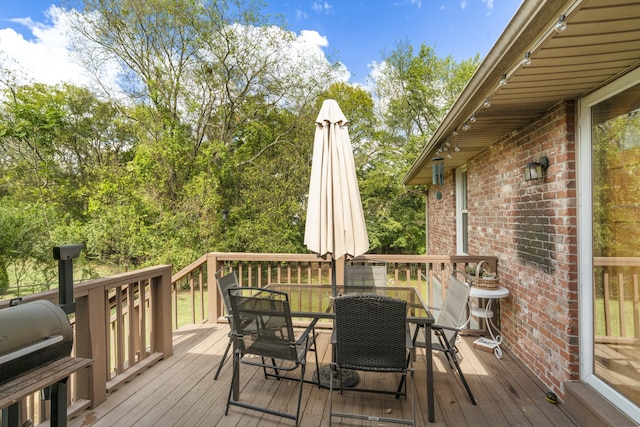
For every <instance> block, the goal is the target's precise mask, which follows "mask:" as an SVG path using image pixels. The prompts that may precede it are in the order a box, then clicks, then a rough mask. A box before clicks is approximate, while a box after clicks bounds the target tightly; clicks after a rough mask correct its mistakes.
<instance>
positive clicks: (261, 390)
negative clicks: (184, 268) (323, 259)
mask: <svg viewBox="0 0 640 427" xmlns="http://www.w3.org/2000/svg"><path fill="white" fill-rule="evenodd" d="M228 330H229V329H228V326H227V325H225V324H218V325H211V324H203V325H189V326H186V327H183V328H181V329H179V330H177V331H175V332H174V334H173V342H174V355H173V356H172V357H170V358H168V359H167V360H162V361H160V362H158V363H157V364H156V365H154V366H152V367H151V368H149V369H148V370H146V371H145V372H143V373H142V374H140V375H139V376H137V377H136V378H135V379H134V380H133V381H131V382H129V383H127V384H125V385H123V386H122V387H121V388H120V389H118V390H116V391H114V392H112V393H110V394H109V396H108V398H107V401H106V402H104V403H102V404H101V405H99V406H98V407H96V408H94V409H91V410H86V411H85V412H83V413H81V414H80V415H79V416H78V417H76V418H74V419H72V420H70V421H69V425H70V426H74V427H80V426H96V427H100V426H105V427H106V426H109V427H110V426H114V425H118V426H134V425H135V426H152V425H153V426H175V425H180V426H207V427H212V426H243V427H244V426H258V425H259V426H261V427H262V426H279V425H293V422H292V421H289V420H285V419H282V418H278V417H274V416H272V415H266V414H262V413H259V412H254V411H245V410H243V409H241V408H237V407H231V408H230V410H229V415H228V416H225V415H224V411H225V405H226V399H227V395H228V391H229V383H230V380H231V363H230V362H229V361H227V362H226V363H225V365H224V367H223V369H222V372H221V374H220V378H219V379H218V380H217V381H214V380H213V376H214V374H215V371H216V368H217V367H218V364H219V363H220V358H221V357H222V354H223V352H224V349H225V346H226V344H227V342H228V338H227V333H228ZM318 331H319V340H320V341H319V354H318V355H319V357H320V358H321V360H323V361H325V363H326V362H327V361H328V360H329V359H330V348H329V347H330V346H329V339H330V330H326V329H324V330H318ZM474 339H475V338H474V337H465V338H464V339H463V342H462V343H461V344H460V345H459V348H460V351H461V354H462V356H463V360H462V362H461V366H462V369H463V371H464V374H465V377H466V378H467V380H468V382H469V385H470V386H471V389H472V391H473V393H474V395H475V397H476V399H477V400H478V405H477V406H473V405H472V404H471V402H470V401H469V399H468V396H467V394H466V392H465V390H464V388H463V386H462V383H461V382H460V380H459V378H457V375H455V374H454V373H453V372H452V371H451V370H450V369H449V366H448V364H447V362H446V361H445V359H444V357H443V356H442V355H440V354H434V387H435V404H436V408H435V414H436V422H435V423H434V424H429V423H428V421H427V415H426V414H427V407H426V385H425V381H426V380H425V364H424V350H423V349H418V350H417V351H418V357H417V360H416V361H415V362H414V368H415V369H416V376H415V378H416V412H417V425H419V426H427V425H433V426H474V427H475V426H492V427H494V426H545V427H546V426H562V427H565V426H572V425H576V424H575V422H574V421H573V420H572V419H571V417H569V416H568V415H567V414H566V413H565V412H564V410H563V404H562V403H560V404H558V405H553V404H550V403H548V402H547V401H546V399H545V392H546V390H545V389H544V388H543V386H542V384H541V383H540V381H538V380H537V379H536V378H535V377H534V376H533V374H532V373H531V372H530V371H528V370H527V369H526V368H525V367H524V366H523V365H522V364H521V363H520V362H519V361H517V360H516V359H515V358H513V357H512V356H511V354H510V353H509V351H504V355H503V358H502V360H498V359H496V358H495V356H494V355H493V354H492V353H487V352H484V351H479V350H476V349H474V348H473V346H472V342H473V340H474ZM312 357H313V355H310V358H309V359H308V360H309V361H311V360H312ZM307 366H308V369H307V376H308V377H309V378H310V377H311V375H312V373H313V371H314V370H315V366H314V363H311V362H310V363H309V364H308V365H307ZM241 372H242V374H241V390H242V391H241V395H240V397H241V399H243V400H245V399H246V400H250V401H251V402H252V403H255V404H258V405H260V404H266V402H269V401H270V403H268V404H269V405H270V406H274V407H277V408H279V409H284V410H293V409H292V408H294V405H295V398H293V397H292V396H294V395H295V393H296V385H295V384H293V383H291V382H289V381H276V380H272V379H269V380H265V379H263V377H262V372H261V371H258V370H257V369H252V368H251V367H248V366H243V370H242V371H241ZM248 375H254V376H256V377H257V378H253V381H250V382H249V383H247V382H246V379H247V376H248ZM378 375H379V376H380V375H381V374H378ZM385 380H389V381H393V384H395V382H396V381H397V378H395V377H392V376H391V375H388V376H385V377H382V379H377V380H376V381H385ZM363 381H367V378H366V377H365V378H363ZM336 397H337V402H341V404H343V405H347V406H349V407H350V409H349V410H352V409H354V407H355V408H357V407H358V406H361V407H363V408H365V406H366V408H365V411H363V412H366V413H374V412H375V410H376V408H377V411H378V412H379V413H380V415H382V414H383V412H385V411H391V412H393V413H395V414H396V415H399V413H400V412H401V411H410V400H407V401H405V400H402V399H401V400H396V399H394V398H393V397H389V396H383V395H366V399H365V396H362V394H361V393H347V394H345V395H344V397H345V398H344V399H342V397H341V396H338V395H337V394H336V395H334V400H335V398H336ZM341 399H342V401H341ZM335 403H336V401H334V404H335ZM354 405H355V406H354ZM287 408H288V409H287ZM356 410H357V409H356ZM301 411H302V419H301V425H303V426H323V425H328V424H329V420H328V413H329V391H328V390H325V389H318V388H317V387H314V386H313V385H310V384H306V385H305V387H304V394H303V402H302V408H301ZM407 413H408V412H407ZM340 422H342V425H367V426H369V425H371V426H378V425H379V424H378V423H376V422H374V421H372V422H366V421H365V422H363V421H359V420H348V419H343V420H340V419H335V420H334V423H335V424H338V425H340Z"/></svg>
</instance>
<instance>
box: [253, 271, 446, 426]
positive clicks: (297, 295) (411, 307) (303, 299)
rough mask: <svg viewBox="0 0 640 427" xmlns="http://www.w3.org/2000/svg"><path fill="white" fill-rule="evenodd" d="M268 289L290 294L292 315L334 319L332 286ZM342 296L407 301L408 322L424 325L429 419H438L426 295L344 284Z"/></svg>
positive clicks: (285, 285)
mask: <svg viewBox="0 0 640 427" xmlns="http://www.w3.org/2000/svg"><path fill="white" fill-rule="evenodd" d="M265 288H268V289H274V290H278V291H282V292H286V293H287V294H289V305H290V308H291V316H292V317H298V318H309V319H333V318H334V317H335V315H334V313H333V310H332V302H333V299H332V294H333V293H332V286H331V285H314V284H310V285H303V284H292V283H270V284H268V285H267V286H265ZM336 293H337V294H338V295H346V294H349V295H352V294H365V293H368V294H372V293H373V294H376V295H384V296H388V297H391V298H397V299H401V300H404V301H406V302H407V309H408V311H407V322H408V323H414V324H420V325H423V326H424V328H422V330H423V331H424V342H425V347H426V351H425V353H426V374H427V378H426V380H427V381H426V383H427V407H428V412H429V413H428V415H429V422H434V421H435V409H434V396H433V364H432V354H431V353H432V352H431V350H430V349H431V325H432V324H433V322H434V318H433V316H432V315H431V312H429V310H428V309H427V306H426V304H425V303H424V301H423V300H422V297H421V296H420V294H419V293H418V291H417V290H416V289H415V288H412V287H397V286H378V287H358V286H349V288H348V290H345V289H344V287H343V286H340V285H338V286H337V288H336Z"/></svg>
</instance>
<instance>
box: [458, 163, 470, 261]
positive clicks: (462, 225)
mask: <svg viewBox="0 0 640 427" xmlns="http://www.w3.org/2000/svg"><path fill="white" fill-rule="evenodd" d="M456 251H457V252H458V255H468V254H469V211H468V210H467V167H466V166H462V167H460V168H458V169H456Z"/></svg>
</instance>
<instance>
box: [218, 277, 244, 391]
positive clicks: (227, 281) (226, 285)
mask: <svg viewBox="0 0 640 427" xmlns="http://www.w3.org/2000/svg"><path fill="white" fill-rule="evenodd" d="M216 282H217V284H218V291H219V293H220V296H221V297H222V302H223V306H224V311H225V313H224V316H225V317H226V319H227V321H228V322H229V329H230V330H229V342H228V343H227V348H225V350H224V354H223V355H222V360H221V361H220V365H218V369H217V370H216V375H215V376H214V377H213V379H214V380H217V379H218V376H219V375H220V371H221V370H222V366H223V365H224V362H225V361H226V360H227V356H228V355H229V350H230V349H231V345H232V344H233V336H232V335H231V333H232V332H233V330H234V327H233V316H231V301H230V300H229V289H231V288H235V287H237V286H238V277H237V276H236V273H235V271H231V272H230V273H228V274H226V275H224V276H222V277H220V278H218V279H216Z"/></svg>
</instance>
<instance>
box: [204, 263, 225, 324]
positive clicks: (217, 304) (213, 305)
mask: <svg viewBox="0 0 640 427" xmlns="http://www.w3.org/2000/svg"><path fill="white" fill-rule="evenodd" d="M219 268H220V267H218V257H217V256H216V255H215V254H213V253H209V254H207V289H208V291H207V301H208V303H207V319H208V320H207V323H217V322H218V318H219V317H220V316H222V303H221V301H220V296H219V292H218V284H217V282H216V273H217V271H218V269H219Z"/></svg>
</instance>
